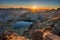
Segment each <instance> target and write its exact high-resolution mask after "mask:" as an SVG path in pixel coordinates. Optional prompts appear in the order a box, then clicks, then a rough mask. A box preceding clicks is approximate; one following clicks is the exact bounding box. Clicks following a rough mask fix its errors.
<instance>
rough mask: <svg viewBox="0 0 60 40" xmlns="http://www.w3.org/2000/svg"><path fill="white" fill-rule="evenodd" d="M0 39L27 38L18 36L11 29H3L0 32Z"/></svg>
mask: <svg viewBox="0 0 60 40" xmlns="http://www.w3.org/2000/svg"><path fill="white" fill-rule="evenodd" d="M0 40H28V39H27V38H26V37H23V36H19V35H17V34H16V33H14V32H13V31H5V32H3V33H2V34H0Z"/></svg>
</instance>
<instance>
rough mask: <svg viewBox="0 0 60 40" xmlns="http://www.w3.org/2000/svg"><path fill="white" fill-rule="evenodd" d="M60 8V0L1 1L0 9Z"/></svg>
mask: <svg viewBox="0 0 60 40" xmlns="http://www.w3.org/2000/svg"><path fill="white" fill-rule="evenodd" d="M33 6H36V7H37V8H60V0H0V8H11V7H12V8H19V7H24V8H31V7H33Z"/></svg>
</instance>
